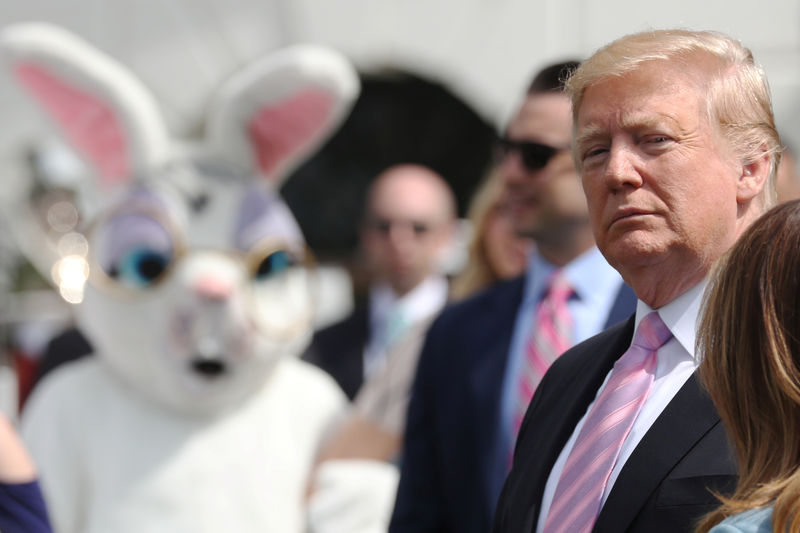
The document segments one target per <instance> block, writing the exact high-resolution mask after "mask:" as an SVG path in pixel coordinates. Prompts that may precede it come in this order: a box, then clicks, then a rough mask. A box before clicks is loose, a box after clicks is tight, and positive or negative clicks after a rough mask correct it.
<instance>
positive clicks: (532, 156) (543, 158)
mask: <svg viewBox="0 0 800 533" xmlns="http://www.w3.org/2000/svg"><path fill="white" fill-rule="evenodd" d="M520 153H521V154H522V162H523V164H524V165H525V167H527V168H528V170H539V169H542V168H544V167H545V166H547V163H548V161H550V158H552V157H553V156H554V155H555V154H556V149H555V148H552V147H550V146H546V145H544V144H537V143H524V144H522V145H521V146H520Z"/></svg>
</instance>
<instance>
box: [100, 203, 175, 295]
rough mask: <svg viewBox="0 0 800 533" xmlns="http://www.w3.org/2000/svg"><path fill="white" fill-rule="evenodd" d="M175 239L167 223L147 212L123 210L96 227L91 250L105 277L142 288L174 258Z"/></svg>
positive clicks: (132, 286)
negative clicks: (124, 211) (123, 211)
mask: <svg viewBox="0 0 800 533" xmlns="http://www.w3.org/2000/svg"><path fill="white" fill-rule="evenodd" d="M175 248H176V245H175V242H174V238H173V235H172V233H171V232H170V230H169V227H168V225H167V224H166V223H164V222H163V221H162V220H159V219H158V218H156V217H154V216H151V215H150V214H147V213H139V212H126V213H121V214H117V215H115V216H112V217H110V218H108V219H106V220H105V221H104V222H103V223H102V224H100V226H99V227H98V228H97V229H96V230H95V232H94V235H93V238H92V241H91V244H90V250H91V253H92V256H93V258H94V261H95V263H96V265H97V266H99V267H100V270H102V271H103V272H104V273H105V274H106V276H107V277H108V278H110V279H111V280H112V281H114V282H115V283H118V284H120V285H123V286H126V287H129V288H133V289H142V288H146V287H150V286H152V285H153V284H155V283H156V282H157V281H160V280H161V279H162V278H163V277H164V274H165V273H166V271H167V269H168V268H169V266H170V264H171V263H172V262H173V260H174V258H175V254H176V252H175Z"/></svg>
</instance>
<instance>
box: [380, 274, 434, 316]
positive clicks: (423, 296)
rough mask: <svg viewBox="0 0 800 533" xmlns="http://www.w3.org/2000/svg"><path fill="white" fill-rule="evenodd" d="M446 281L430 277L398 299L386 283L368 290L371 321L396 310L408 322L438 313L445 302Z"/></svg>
mask: <svg viewBox="0 0 800 533" xmlns="http://www.w3.org/2000/svg"><path fill="white" fill-rule="evenodd" d="M447 292H448V285H447V280H446V279H445V278H443V277H441V276H431V277H428V278H426V279H425V280H424V281H423V282H422V283H420V284H419V285H417V286H416V287H414V288H413V289H411V290H410V291H409V292H408V293H406V294H405V295H403V296H402V297H398V296H397V294H396V293H395V292H394V291H393V290H392V288H391V287H390V286H389V285H388V284H386V283H379V284H376V285H375V286H373V287H372V288H371V289H370V294H369V303H370V306H369V309H370V311H369V312H370V318H371V320H372V321H373V323H374V321H376V320H381V319H382V318H383V317H386V316H387V315H388V314H389V312H390V311H391V310H392V309H398V310H399V311H400V312H401V313H402V314H403V316H404V317H405V318H406V319H407V320H408V321H410V322H415V321H417V320H422V319H423V318H426V317H428V316H430V315H432V314H434V313H436V312H438V311H439V310H440V309H441V308H442V307H443V306H444V304H445V303H446V302H447Z"/></svg>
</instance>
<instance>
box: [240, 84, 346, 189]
mask: <svg viewBox="0 0 800 533" xmlns="http://www.w3.org/2000/svg"><path fill="white" fill-rule="evenodd" d="M332 107H333V98H332V97H331V96H330V95H329V94H328V93H326V92H323V91H321V90H318V89H317V90H314V89H308V90H305V91H303V92H301V93H298V94H296V95H294V96H292V97H291V98H287V99H286V100H284V101H282V102H279V103H277V104H273V105H270V106H269V107H265V108H264V109H261V110H260V111H259V112H258V113H256V114H255V116H254V117H253V119H252V120H251V121H250V124H249V125H248V133H249V134H250V141H251V142H252V143H253V146H254V149H255V151H256V156H257V158H258V165H259V167H260V168H261V172H262V173H263V174H264V175H265V176H268V177H270V178H273V179H274V178H277V176H274V175H273V172H274V171H275V169H276V168H277V167H278V165H279V164H281V163H282V162H283V161H285V160H286V159H287V158H289V157H290V156H292V155H293V154H294V153H295V152H297V151H298V150H300V149H302V148H303V147H304V146H305V145H306V143H308V142H309V141H310V140H311V139H312V138H313V137H314V134H315V133H317V132H318V131H319V130H320V128H321V126H322V125H323V124H324V123H325V120H326V119H327V118H328V116H329V114H330V110H331V108H332Z"/></svg>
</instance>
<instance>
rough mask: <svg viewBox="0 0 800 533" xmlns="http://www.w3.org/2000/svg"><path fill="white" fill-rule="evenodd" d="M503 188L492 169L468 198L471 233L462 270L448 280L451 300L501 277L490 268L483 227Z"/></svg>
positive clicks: (484, 228)
mask: <svg viewBox="0 0 800 533" xmlns="http://www.w3.org/2000/svg"><path fill="white" fill-rule="evenodd" d="M504 190H505V185H504V183H503V180H502V179H501V178H500V176H499V175H498V174H497V172H496V171H493V172H490V173H489V174H488V175H487V176H486V178H484V180H483V182H482V183H481V185H480V187H479V188H478V190H477V192H476V193H475V194H474V195H473V197H472V200H471V201H470V205H469V210H468V212H467V219H468V220H469V221H470V222H471V223H472V228H473V233H472V239H471V240H470V243H469V249H468V254H469V260H468V262H467V265H466V267H465V268H464V270H462V271H461V272H460V273H459V274H458V275H457V276H456V277H455V278H453V281H452V283H451V284H450V296H451V300H454V301H458V300H463V299H464V298H466V297H467V296H470V295H471V294H474V293H475V292H477V291H478V290H480V289H482V288H484V287H487V286H489V285H490V284H492V283H494V282H495V281H499V280H500V276H499V275H498V273H497V272H495V271H494V269H493V268H492V263H491V260H490V258H489V250H488V249H487V248H486V231H487V229H488V226H489V222H490V221H491V218H492V215H493V214H494V213H495V211H496V210H497V209H498V204H499V203H500V201H501V200H502V197H503V192H504Z"/></svg>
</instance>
